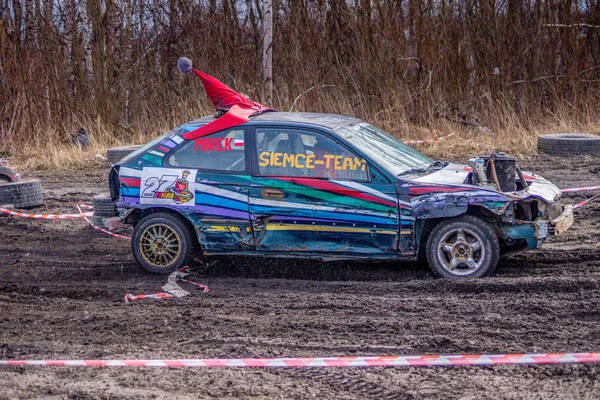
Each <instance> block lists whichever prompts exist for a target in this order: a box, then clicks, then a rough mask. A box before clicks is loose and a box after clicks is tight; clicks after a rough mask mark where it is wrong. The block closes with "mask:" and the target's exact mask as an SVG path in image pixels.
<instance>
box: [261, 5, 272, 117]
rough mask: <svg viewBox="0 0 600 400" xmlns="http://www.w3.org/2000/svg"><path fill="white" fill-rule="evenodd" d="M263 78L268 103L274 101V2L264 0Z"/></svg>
mask: <svg viewBox="0 0 600 400" xmlns="http://www.w3.org/2000/svg"><path fill="white" fill-rule="evenodd" d="M263 27H264V38H263V78H264V85H265V86H264V87H265V94H266V95H267V105H269V106H271V103H272V102H273V48H272V43H273V2H272V0H263Z"/></svg>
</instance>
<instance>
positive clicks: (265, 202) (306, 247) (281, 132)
mask: <svg viewBox="0 0 600 400" xmlns="http://www.w3.org/2000/svg"><path fill="white" fill-rule="evenodd" d="M252 139H253V145H252V157H253V158H252V160H253V161H252V163H253V176H252V178H251V181H250V185H249V201H250V215H251V220H252V226H253V232H254V239H255V243H256V250H257V252H259V253H264V254H269V253H271V254H273V253H289V252H293V253H304V254H305V255H307V254H306V253H314V254H315V255H316V254H318V255H331V256H333V257H335V256H343V255H350V256H361V255H363V256H367V255H369V256H373V255H380V256H386V257H389V256H391V255H395V254H396V248H397V243H398V242H397V238H398V234H399V229H398V227H399V222H398V202H397V195H396V188H395V185H394V184H393V183H392V182H389V181H388V180H387V179H385V178H384V177H383V176H382V175H381V174H379V173H378V172H377V171H376V170H375V169H373V168H372V167H371V166H369V165H367V162H366V160H364V159H363V158H362V157H360V156H359V155H358V153H357V152H354V151H352V150H351V149H349V148H348V147H346V146H345V145H344V144H342V143H341V142H340V141H337V140H336V139H334V136H330V135H329V134H327V133H325V132H320V131H316V130H307V129H299V128H285V127H256V128H255V132H254V134H253V135H252Z"/></svg>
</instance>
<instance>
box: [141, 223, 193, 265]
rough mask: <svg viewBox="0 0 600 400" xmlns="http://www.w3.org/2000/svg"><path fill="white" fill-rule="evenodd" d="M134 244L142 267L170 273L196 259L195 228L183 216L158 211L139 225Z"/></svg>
mask: <svg viewBox="0 0 600 400" xmlns="http://www.w3.org/2000/svg"><path fill="white" fill-rule="evenodd" d="M131 247H132V251H133V256H134V257H135V259H136V261H137V262H138V264H140V265H141V266H142V267H144V268H145V269H147V270H148V271H150V272H154V273H159V274H168V273H171V272H173V271H175V270H176V269H178V268H181V267H184V266H186V265H188V264H189V263H190V262H191V261H193V256H194V254H193V253H194V247H195V246H194V239H193V235H192V233H191V229H190V228H189V226H188V224H187V222H186V221H185V220H184V219H183V218H182V217H179V216H176V215H173V214H170V213H165V212H158V213H153V214H150V215H147V216H146V217H144V218H143V219H142V220H140V222H139V223H138V224H137V225H136V226H135V228H134V231H133V239H132V241H131Z"/></svg>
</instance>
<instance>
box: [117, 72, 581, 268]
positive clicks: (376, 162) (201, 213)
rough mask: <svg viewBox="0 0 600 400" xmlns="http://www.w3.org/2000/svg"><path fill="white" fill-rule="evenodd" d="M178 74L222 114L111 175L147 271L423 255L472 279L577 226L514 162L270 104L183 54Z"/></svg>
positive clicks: (550, 192)
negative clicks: (432, 154)
mask: <svg viewBox="0 0 600 400" xmlns="http://www.w3.org/2000/svg"><path fill="white" fill-rule="evenodd" d="M187 61H188V62H189V60H187ZM180 70H182V71H183V72H188V71H190V70H192V71H194V72H195V73H196V74H197V75H199V76H200V77H201V78H202V82H203V84H204V86H205V89H206V91H207V93H208V94H209V96H210V98H211V100H212V101H213V103H214V104H215V106H216V107H217V109H218V110H219V114H218V115H217V116H212V117H206V118H201V119H198V120H195V121H191V122H188V123H186V124H184V125H182V126H179V127H177V128H176V129H174V130H173V131H171V132H169V133H167V134H165V135H163V136H161V137H159V138H157V139H155V140H154V141H152V142H150V143H148V144H146V145H145V146H143V147H141V148H140V149H138V150H137V151H135V152H133V153H131V154H129V155H128V156H126V157H125V158H124V159H122V160H121V161H120V162H119V163H117V164H116V165H114V166H113V168H112V170H111V173H110V177H109V186H110V193H111V199H112V200H113V201H114V202H115V204H116V209H117V214H118V218H119V219H120V220H121V221H122V222H124V223H126V224H132V225H133V227H134V233H133V238H132V250H133V254H134V256H135V259H136V260H137V262H138V263H139V264H140V265H141V266H143V267H144V268H146V269H147V270H149V271H152V272H159V273H169V272H172V271H174V270H175V269H177V268H181V267H183V266H185V265H188V264H189V263H190V262H192V261H193V259H194V257H195V256H198V255H199V254H202V255H204V256H212V255H245V256H264V257H293V258H295V257H303V258H318V259H324V260H342V259H369V260H398V261H414V260H417V259H423V260H424V259H426V260H427V261H428V264H429V266H430V267H431V270H432V271H433V273H434V275H436V276H438V277H443V278H475V277H483V276H487V275H489V274H490V273H492V272H493V271H494V268H495V267H496V265H497V263H498V260H499V258H500V257H502V256H508V255H511V254H515V253H517V252H521V251H523V250H526V249H530V248H538V247H540V246H541V245H542V243H543V242H544V240H545V239H546V238H548V237H549V236H551V235H558V234H560V233H562V232H564V231H565V230H566V229H568V228H569V227H570V226H571V224H572V223H573V212H572V209H571V207H570V206H563V205H561V204H560V202H559V201H558V200H559V197H560V190H559V189H558V188H557V187H556V186H555V185H553V184H552V183H550V182H549V181H547V180H545V179H543V178H542V177H540V176H537V175H534V174H532V173H527V172H522V171H521V170H520V169H519V168H518V167H517V166H516V161H515V158H514V157H510V156H507V155H505V154H503V153H492V154H489V155H486V156H483V157H474V158H472V159H470V160H469V161H468V163H467V165H462V164H453V163H448V162H441V161H434V160H432V159H430V158H429V157H427V156H425V155H424V154H422V153H420V152H418V151H417V150H415V149H414V148H412V147H409V146H407V145H405V144H404V143H402V142H401V141H399V140H398V139H396V138H394V137H392V136H390V135H388V134H387V133H385V132H383V131H381V130H379V129H377V128H376V127H374V126H372V125H369V124H368V123H366V122H363V121H361V120H358V119H356V118H351V117H346V116H341V115H330V114H317V113H300V112H275V111H273V110H271V109H269V108H268V107H265V106H262V105H261V104H258V103H255V102H252V101H250V100H248V99H247V98H246V97H244V96H242V95H240V94H238V93H237V92H235V91H233V90H232V89H230V88H229V87H227V86H225V85H224V84H222V83H221V82H219V81H218V80H216V79H215V78H213V77H210V76H208V75H206V74H203V73H201V72H199V71H197V70H195V69H192V68H191V62H189V63H188V64H185V65H183V67H182V65H181V61H180ZM223 114H224V115H223Z"/></svg>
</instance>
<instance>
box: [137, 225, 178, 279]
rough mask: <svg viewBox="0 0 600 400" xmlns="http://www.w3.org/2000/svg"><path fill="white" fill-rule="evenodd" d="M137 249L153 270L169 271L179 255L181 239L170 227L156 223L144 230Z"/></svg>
mask: <svg viewBox="0 0 600 400" xmlns="http://www.w3.org/2000/svg"><path fill="white" fill-rule="evenodd" d="M138 247H139V250H140V254H141V255H142V257H143V258H144V261H146V262H147V263H148V264H150V265H152V266H153V267H155V268H163V269H169V268H170V267H171V266H172V265H173V264H175V262H177V260H178V259H179V256H180V255H181V250H182V246H181V237H180V236H179V234H178V233H177V231H176V230H175V229H173V228H172V227H171V226H169V225H167V224H163V223H156V224H152V225H149V226H147V227H146V228H145V229H144V231H143V232H142V234H141V235H140V241H139V243H138Z"/></svg>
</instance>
